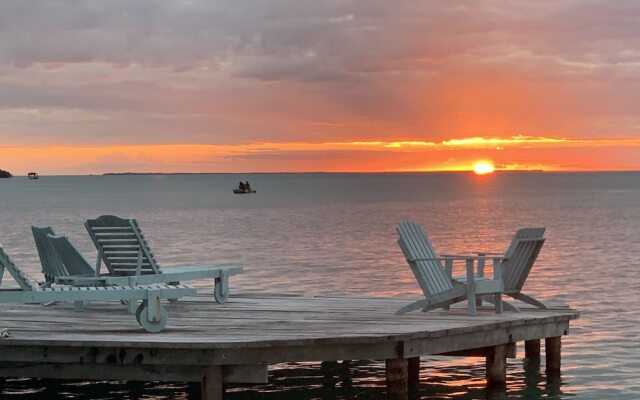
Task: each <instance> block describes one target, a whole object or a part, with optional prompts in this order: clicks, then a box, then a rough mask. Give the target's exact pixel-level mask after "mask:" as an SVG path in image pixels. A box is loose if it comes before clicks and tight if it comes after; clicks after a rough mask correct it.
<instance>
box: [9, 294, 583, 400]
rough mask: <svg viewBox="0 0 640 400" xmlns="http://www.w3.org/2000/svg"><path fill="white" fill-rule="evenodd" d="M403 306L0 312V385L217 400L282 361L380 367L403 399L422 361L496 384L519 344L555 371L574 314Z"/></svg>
mask: <svg viewBox="0 0 640 400" xmlns="http://www.w3.org/2000/svg"><path fill="white" fill-rule="evenodd" d="M408 302H409V300H407V299H379V298H358V297H324V296H315V297H311V296H288V295H264V294H260V295H257V294H253V295H249V294H244V295H238V294H235V293H234V294H232V296H231V298H230V299H229V302H228V303H226V304H222V305H221V304H217V303H215V302H214V300H213V298H212V296H210V295H209V296H206V297H205V296H198V297H192V298H186V299H185V300H180V301H178V302H175V303H170V304H167V310H168V312H169V324H168V326H167V328H166V329H165V330H164V331H163V332H161V333H158V334H150V333H145V332H144V331H143V330H142V329H141V328H140V327H139V326H138V324H137V323H136V321H135V319H134V318H131V316H130V315H129V314H128V312H127V307H126V306H123V305H120V304H116V303H92V304H91V305H89V307H88V308H87V309H85V310H84V311H82V312H75V311H74V307H73V305H71V304H55V305H53V306H49V307H44V306H42V305H37V304H34V305H16V304H0V329H2V328H7V329H9V330H10V331H11V336H10V337H9V338H5V339H0V376H4V377H35V378H50V379H90V380H94V379H116V380H142V381H145V380H159V381H191V382H193V381H199V382H202V393H203V396H202V397H203V398H204V399H207V400H212V399H221V398H222V397H223V393H224V389H223V383H263V382H266V381H267V366H268V365H269V364H273V363H280V362H295V361H335V360H386V365H387V393H388V396H389V398H391V399H406V398H407V396H408V391H409V390H410V388H411V387H412V386H413V385H415V384H416V382H417V379H418V372H419V371H418V368H419V362H418V361H419V358H418V357H419V356H421V355H430V354H448V355H451V354H453V355H461V356H469V355H474V356H481V357H486V363H487V383H488V384H489V385H500V384H504V382H505V379H506V369H505V364H506V363H505V358H506V357H515V344H516V343H517V342H523V341H524V342H525V350H526V355H527V357H529V358H531V359H533V360H536V359H538V360H539V357H540V339H545V341H546V368H547V370H548V371H549V372H553V371H559V369H560V337H561V336H562V335H566V334H567V333H568V330H569V322H570V321H571V320H573V319H576V318H578V316H579V314H578V312H576V311H575V310H572V309H569V308H566V307H553V308H552V309H549V310H539V309H533V308H523V309H522V312H521V313H514V312H505V313H503V314H498V315H497V314H494V312H493V310H492V309H491V308H489V307H487V308H480V312H479V315H478V316H475V317H470V316H468V315H467V310H466V308H462V307H461V308H458V309H456V308H452V309H451V310H450V311H442V310H437V311H430V312H428V313H420V312H414V313H409V314H405V315H394V312H395V311H396V310H397V309H398V308H400V307H401V306H403V305H405V304H407V303H408Z"/></svg>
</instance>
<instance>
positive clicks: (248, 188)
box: [244, 181, 251, 192]
mask: <svg viewBox="0 0 640 400" xmlns="http://www.w3.org/2000/svg"><path fill="white" fill-rule="evenodd" d="M244 190H246V191H247V192H250V191H251V185H249V181H246V182H245V183H244Z"/></svg>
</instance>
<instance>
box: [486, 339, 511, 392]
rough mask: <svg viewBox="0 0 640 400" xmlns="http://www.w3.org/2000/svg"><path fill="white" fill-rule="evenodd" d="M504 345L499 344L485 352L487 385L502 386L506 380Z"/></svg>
mask: <svg viewBox="0 0 640 400" xmlns="http://www.w3.org/2000/svg"><path fill="white" fill-rule="evenodd" d="M506 347H507V346H506V345H504V344H501V345H498V346H494V347H493V348H492V349H490V350H489V351H488V352H487V358H486V360H487V361H486V367H487V386H503V385H505V384H506V382H507V354H506Z"/></svg>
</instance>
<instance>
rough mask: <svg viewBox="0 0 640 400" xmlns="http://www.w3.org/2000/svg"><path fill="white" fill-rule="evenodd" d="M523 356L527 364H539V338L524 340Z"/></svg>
mask: <svg viewBox="0 0 640 400" xmlns="http://www.w3.org/2000/svg"><path fill="white" fill-rule="evenodd" d="M524 358H526V359H527V360H528V361H529V364H531V365H537V366H538V367H539V366H540V339H533V340H525V341H524Z"/></svg>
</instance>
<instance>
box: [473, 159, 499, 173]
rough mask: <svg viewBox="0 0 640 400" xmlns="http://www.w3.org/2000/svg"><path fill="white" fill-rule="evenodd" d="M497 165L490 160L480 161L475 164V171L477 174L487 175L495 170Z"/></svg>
mask: <svg viewBox="0 0 640 400" xmlns="http://www.w3.org/2000/svg"><path fill="white" fill-rule="evenodd" d="M495 170H496V169H495V167H494V166H493V164H492V163H491V162H489V161H478V162H477V163H476V164H475V165H474V166H473V172H475V174H476V175H486V174H491V173H493V172H494V171H495Z"/></svg>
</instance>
